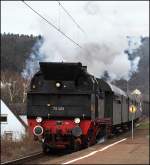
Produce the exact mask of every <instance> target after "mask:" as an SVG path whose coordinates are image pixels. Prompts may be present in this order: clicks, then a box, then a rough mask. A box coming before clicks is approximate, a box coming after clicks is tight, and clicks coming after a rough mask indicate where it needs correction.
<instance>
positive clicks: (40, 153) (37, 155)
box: [1, 152, 44, 165]
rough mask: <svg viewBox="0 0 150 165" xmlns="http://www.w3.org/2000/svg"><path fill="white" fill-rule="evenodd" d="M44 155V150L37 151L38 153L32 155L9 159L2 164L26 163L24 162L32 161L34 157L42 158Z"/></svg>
mask: <svg viewBox="0 0 150 165" xmlns="http://www.w3.org/2000/svg"><path fill="white" fill-rule="evenodd" d="M43 156H44V154H43V153H42V152H37V153H34V154H32V155H28V156H25V157H21V158H18V159H15V160H11V161H7V162H2V163H1V164H2V165H8V164H24V163H27V162H28V161H31V160H34V159H37V158H41V157H43Z"/></svg>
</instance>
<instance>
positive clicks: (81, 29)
mask: <svg viewBox="0 0 150 165" xmlns="http://www.w3.org/2000/svg"><path fill="white" fill-rule="evenodd" d="M57 2H58V3H59V5H60V7H61V8H62V9H63V10H64V11H65V13H66V14H67V15H68V16H69V17H70V18H71V20H72V21H73V22H74V23H75V24H76V26H77V27H78V28H79V29H80V31H82V32H83V33H84V34H85V31H84V30H83V28H81V26H80V25H79V24H78V23H77V22H76V20H75V19H74V18H73V17H72V15H71V14H70V13H69V12H68V11H67V10H66V9H65V8H64V6H63V5H62V4H61V3H60V2H59V1H57Z"/></svg>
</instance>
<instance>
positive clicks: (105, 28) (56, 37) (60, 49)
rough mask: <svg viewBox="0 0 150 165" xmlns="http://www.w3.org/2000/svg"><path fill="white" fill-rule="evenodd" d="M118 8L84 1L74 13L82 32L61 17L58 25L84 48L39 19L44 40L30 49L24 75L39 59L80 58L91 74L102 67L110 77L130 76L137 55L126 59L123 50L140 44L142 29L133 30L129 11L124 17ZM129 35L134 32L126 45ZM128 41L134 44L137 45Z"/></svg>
mask: <svg viewBox="0 0 150 165" xmlns="http://www.w3.org/2000/svg"><path fill="white" fill-rule="evenodd" d="M121 12H122V11H121V10H117V9H116V7H115V8H113V7H112V8H110V7H109V9H107V10H104V8H103V7H100V5H99V4H98V2H85V4H84V6H82V7H80V8H78V13H76V14H78V17H77V18H78V22H79V23H80V25H81V26H82V27H84V29H85V32H86V34H85V35H83V34H82V33H81V32H80V31H79V29H77V28H75V25H74V24H73V23H72V22H71V21H70V20H69V19H68V17H67V16H66V17H64V18H63V26H62V27H61V26H60V29H61V30H63V31H64V32H65V33H66V34H67V35H68V36H69V37H71V38H73V39H74V40H75V41H76V42H77V43H79V44H80V45H81V46H82V48H83V49H80V48H79V47H78V46H75V45H74V44H73V43H71V42H70V41H69V40H68V39H66V38H65V37H64V36H62V35H61V34H60V33H58V32H56V30H54V29H53V28H50V27H49V26H48V25H46V24H44V23H43V22H41V21H39V27H40V29H41V31H42V35H43V38H44V42H43V43H40V45H39V44H38V45H36V46H39V47H38V48H39V49H38V52H36V53H34V52H33V53H32V54H31V56H30V58H29V59H28V60H27V62H26V68H25V69H24V71H23V75H26V76H24V77H28V76H30V75H31V74H33V73H34V72H35V71H36V70H37V68H38V67H39V64H38V62H39V61H47V62H52V61H53V62H54V61H57V62H58V61H64V62H79V61H80V62H82V64H83V65H87V68H88V71H89V72H90V73H91V74H94V75H95V76H97V77H101V76H102V75H103V73H104V71H107V72H108V73H109V76H110V78H111V80H114V79H115V80H119V79H121V78H122V79H126V80H129V79H130V77H131V76H132V73H134V72H136V71H137V70H138V63H139V60H140V57H135V58H133V59H132V60H129V57H128V54H126V53H124V50H125V49H128V52H130V53H131V52H132V53H133V51H134V50H135V49H137V48H138V47H139V46H140V44H141V42H140V35H142V32H141V31H138V30H137V31H136V29H134V31H133V22H132V21H131V18H130V15H131V13H130V14H129V15H127V16H129V17H125V15H124V14H125V13H121ZM126 12H127V11H126ZM130 12H131V11H130ZM132 12H134V11H132ZM121 14H122V17H121ZM127 14H128V13H127ZM47 18H48V17H47ZM48 19H49V18H48ZM64 25H65V26H64ZM131 35H132V36H136V39H135V38H134V37H132V38H130V43H131V44H129V45H128V40H127V36H131ZM137 38H138V39H137ZM131 45H136V48H135V47H134V48H133V47H132V46H131Z"/></svg>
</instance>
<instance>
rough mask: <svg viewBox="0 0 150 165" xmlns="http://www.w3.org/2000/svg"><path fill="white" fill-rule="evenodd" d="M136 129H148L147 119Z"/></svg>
mask: <svg viewBox="0 0 150 165" xmlns="http://www.w3.org/2000/svg"><path fill="white" fill-rule="evenodd" d="M138 129H149V119H147V120H145V121H143V122H141V123H140V125H139V127H138Z"/></svg>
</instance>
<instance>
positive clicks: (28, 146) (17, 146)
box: [1, 135, 41, 162]
mask: <svg viewBox="0 0 150 165" xmlns="http://www.w3.org/2000/svg"><path fill="white" fill-rule="evenodd" d="M38 151H41V145H40V143H39V142H38V141H34V140H33V137H32V135H25V136H23V137H22V139H21V140H20V141H10V140H6V139H5V138H4V137H1V162H5V161H9V160H13V159H16V158H20V157H23V156H26V155H29V154H31V153H35V152H38Z"/></svg>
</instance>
